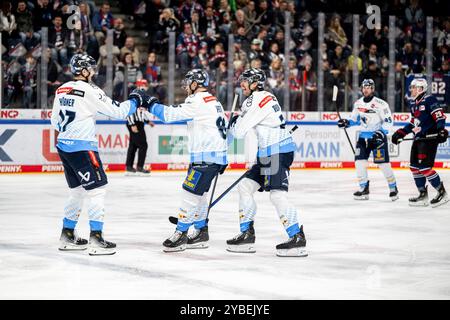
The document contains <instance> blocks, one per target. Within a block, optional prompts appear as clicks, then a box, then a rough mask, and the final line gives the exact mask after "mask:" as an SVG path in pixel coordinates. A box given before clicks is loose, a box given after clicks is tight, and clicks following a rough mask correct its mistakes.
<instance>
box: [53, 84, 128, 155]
mask: <svg viewBox="0 0 450 320" xmlns="http://www.w3.org/2000/svg"><path fill="white" fill-rule="evenodd" d="M136 107H137V103H136V102H135V101H134V100H127V101H124V102H122V103H119V102H117V101H114V100H112V99H111V98H109V97H107V96H106V94H105V92H103V90H102V89H100V88H98V87H97V86H95V85H94V84H91V83H87V82H84V81H80V80H78V81H69V82H66V83H65V84H63V85H62V86H60V87H59V88H58V89H57V90H56V95H55V100H54V102H53V110H52V118H51V123H52V125H53V127H54V128H55V129H56V130H57V131H59V135H58V144H57V147H58V148H59V149H60V150H62V151H65V152H76V151H82V150H93V151H98V141H97V138H96V136H95V116H96V114H97V113H101V114H104V115H106V116H109V117H112V118H117V119H125V118H126V117H127V116H128V115H131V114H133V113H134V112H135V111H136Z"/></svg>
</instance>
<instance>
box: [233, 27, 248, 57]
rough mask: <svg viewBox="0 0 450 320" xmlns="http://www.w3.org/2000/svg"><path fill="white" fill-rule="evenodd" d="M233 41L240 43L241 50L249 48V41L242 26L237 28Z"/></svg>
mask: <svg viewBox="0 0 450 320" xmlns="http://www.w3.org/2000/svg"><path fill="white" fill-rule="evenodd" d="M234 41H235V42H239V43H240V45H241V48H242V50H245V51H246V52H248V51H249V50H250V41H249V40H248V38H247V36H246V35H245V28H244V27H243V26H240V27H239V28H238V30H237V34H235V36H234Z"/></svg>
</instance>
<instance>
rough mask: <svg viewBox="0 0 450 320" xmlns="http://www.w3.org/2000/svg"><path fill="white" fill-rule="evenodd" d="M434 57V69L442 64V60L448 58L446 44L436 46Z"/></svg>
mask: <svg viewBox="0 0 450 320" xmlns="http://www.w3.org/2000/svg"><path fill="white" fill-rule="evenodd" d="M434 59H435V62H434V68H433V69H434V70H437V69H439V68H440V67H441V66H442V63H443V62H445V61H448V60H450V55H449V52H448V46H447V45H443V46H440V47H438V52H437V53H436V55H435V57H434Z"/></svg>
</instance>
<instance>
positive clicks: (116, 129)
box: [0, 109, 450, 173]
mask: <svg viewBox="0 0 450 320" xmlns="http://www.w3.org/2000/svg"><path fill="white" fill-rule="evenodd" d="M286 116H287V119H288V122H287V124H288V126H287V127H288V128H291V127H293V126H294V125H298V129H297V130H296V131H295V132H294V133H293V138H294V140H295V143H296V151H295V160H294V164H293V166H292V168H352V167H353V153H352V150H351V148H350V146H349V144H348V141H347V138H346V136H345V133H344V131H343V130H342V129H339V128H338V127H337V125H336V122H337V120H338V116H337V114H336V113H333V112H290V113H288V114H287V115H286ZM348 116H349V113H342V117H348ZM50 117H51V111H49V110H21V109H3V110H0V173H18V172H62V171H63V167H62V165H61V161H60V159H59V156H58V153H57V150H56V147H55V144H56V139H57V135H56V134H55V130H53V128H52V127H51V125H50V120H49V119H50ZM393 117H394V127H395V128H399V127H402V126H403V125H405V124H406V123H407V122H409V120H410V115H409V114H408V113H398V114H394V115H393ZM448 117H449V115H447V118H448ZM155 124H156V125H155V126H154V127H153V128H152V127H150V126H146V128H145V130H146V133H147V141H148V145H149V148H148V151H147V161H148V163H147V164H146V166H147V167H151V169H152V170H185V169H186V168H187V167H188V162H187V161H188V159H189V158H188V150H187V139H188V136H187V129H186V126H185V125H184V124H183V123H176V124H162V123H161V122H160V121H156V120H155ZM447 126H449V124H447ZM347 132H348V133H349V136H350V138H351V140H352V143H353V145H355V141H356V137H357V134H358V132H357V128H349V129H347ZM97 138H98V147H99V152H100V155H101V158H102V161H103V163H104V165H105V169H106V170H109V171H115V170H124V169H125V164H124V163H125V159H126V153H127V148H128V143H129V134H128V130H127V128H126V126H125V121H121V120H110V119H108V118H105V117H103V118H102V117H100V116H99V118H98V120H97ZM411 143H412V142H411V141H405V142H402V143H401V144H400V145H393V144H389V155H390V157H391V161H392V165H393V167H397V168H398V167H401V168H407V167H408V166H409V154H410V148H411ZM228 155H229V157H228V160H229V162H230V166H229V167H230V168H232V169H244V168H246V167H248V166H249V165H250V164H251V163H252V162H253V161H255V155H256V137H255V135H254V134H253V133H252V132H250V133H249V134H247V136H246V137H245V139H240V140H234V141H233V142H232V143H231V144H230V145H229V148H228ZM372 166H375V165H373V164H372ZM436 167H438V168H450V143H449V140H447V142H446V143H444V144H440V145H439V148H438V152H437V157H436Z"/></svg>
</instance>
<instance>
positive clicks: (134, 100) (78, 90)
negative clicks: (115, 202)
mask: <svg viewBox="0 0 450 320" xmlns="http://www.w3.org/2000/svg"><path fill="white" fill-rule="evenodd" d="M70 67H71V72H72V74H73V75H74V80H73V81H69V82H66V83H64V84H63V85H62V86H60V87H59V88H58V89H57V90H56V95H55V100H54V103H53V110H52V117H51V123H52V126H53V127H54V128H55V129H56V130H57V132H58V142H57V146H56V148H57V150H58V154H59V156H60V158H61V161H62V164H63V166H64V173H65V177H66V180H67V184H68V186H69V188H70V195H69V199H68V200H67V202H66V205H65V208H64V219H63V230H62V233H61V238H60V247H59V249H60V250H85V249H87V248H88V247H89V254H90V255H108V254H114V253H115V252H116V244H114V243H112V242H109V241H106V240H105V239H104V238H103V233H102V230H103V219H104V210H105V209H104V199H105V193H106V190H105V185H106V184H107V183H108V181H107V178H106V174H105V171H104V170H103V167H102V162H101V160H100V157H99V154H98V142H97V138H96V136H95V116H96V115H97V113H101V114H104V115H107V116H110V117H113V118H117V119H125V118H126V117H127V116H128V115H131V114H133V113H134V112H135V111H136V108H137V107H139V106H140V104H141V102H142V97H141V96H139V95H138V94H134V95H132V96H131V97H130V99H129V100H127V101H125V102H122V103H119V102H117V101H114V100H111V99H110V98H109V97H107V96H106V94H105V93H104V92H103V90H101V89H100V88H98V87H97V86H95V85H94V84H93V83H92V77H93V76H94V75H95V73H96V62H95V60H94V59H93V58H92V57H91V56H89V55H87V54H75V55H74V56H73V57H72V59H71V60H70ZM84 200H87V202H88V204H87V212H88V214H89V225H90V230H91V232H90V238H89V243H88V241H87V240H85V239H82V238H80V237H78V236H77V235H76V233H75V227H76V225H77V222H78V217H79V215H80V213H81V210H82V207H83V202H84Z"/></svg>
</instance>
